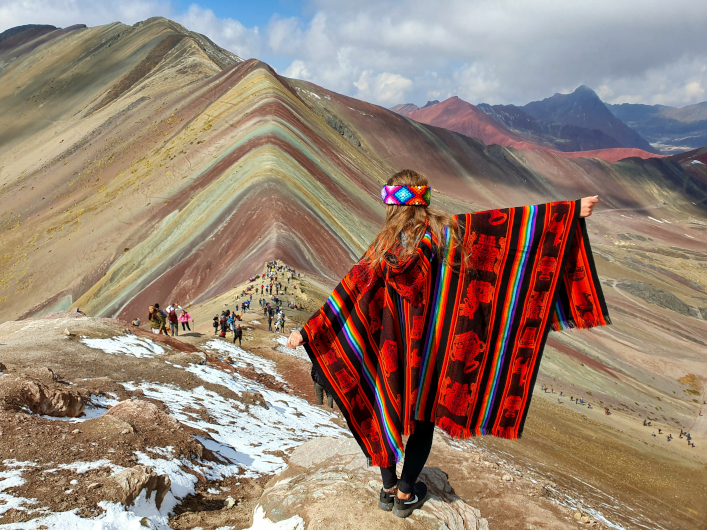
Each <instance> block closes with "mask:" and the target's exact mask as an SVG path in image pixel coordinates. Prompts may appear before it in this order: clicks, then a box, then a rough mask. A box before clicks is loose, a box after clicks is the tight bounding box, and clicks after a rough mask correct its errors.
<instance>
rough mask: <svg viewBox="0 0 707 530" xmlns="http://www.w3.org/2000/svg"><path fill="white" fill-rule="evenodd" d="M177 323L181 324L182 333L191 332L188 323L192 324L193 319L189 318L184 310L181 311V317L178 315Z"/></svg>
mask: <svg viewBox="0 0 707 530" xmlns="http://www.w3.org/2000/svg"><path fill="white" fill-rule="evenodd" d="M179 321H180V322H181V323H182V331H187V330H189V331H191V328H190V327H189V322H194V319H193V318H192V317H191V315H190V314H189V313H188V312H187V310H186V309H185V310H184V311H182V314H181V315H179Z"/></svg>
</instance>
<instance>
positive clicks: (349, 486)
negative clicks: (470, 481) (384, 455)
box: [253, 438, 488, 530]
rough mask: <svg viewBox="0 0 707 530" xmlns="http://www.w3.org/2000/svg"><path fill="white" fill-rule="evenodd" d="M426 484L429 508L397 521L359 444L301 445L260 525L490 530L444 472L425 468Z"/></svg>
mask: <svg viewBox="0 0 707 530" xmlns="http://www.w3.org/2000/svg"><path fill="white" fill-rule="evenodd" d="M420 480H422V481H423V482H425V483H426V484H427V487H428V489H429V492H430V495H429V498H428V500H427V502H426V503H425V505H424V506H423V507H422V509H420V510H416V511H415V512H414V513H413V514H412V515H411V516H410V518H409V519H407V520H406V519H400V518H398V517H395V516H394V515H392V514H391V513H390V512H384V511H383V510H380V509H378V494H379V491H380V488H381V487H382V483H381V479H380V472H379V471H378V468H374V467H368V466H367V464H366V459H365V458H364V456H363V453H362V452H361V449H360V448H359V447H358V445H357V443H356V442H355V441H354V440H353V439H351V438H317V439H315V440H311V441H309V442H307V443H305V444H303V445H301V446H300V447H298V448H297V449H296V450H295V451H294V453H293V454H292V455H291V456H290V460H289V466H288V467H287V468H286V469H285V470H284V471H283V472H282V473H280V475H278V476H276V477H275V478H273V479H272V480H271V481H270V482H269V483H268V485H267V486H266V489H265V491H264V492H263V495H262V497H261V498H260V500H259V502H258V506H257V507H256V510H255V514H254V523H255V526H257V525H258V524H261V523H262V524H264V525H267V521H270V522H273V523H279V522H280V521H287V523H283V524H286V525H290V526H291V527H293V528H295V527H297V525H299V524H300V523H301V526H303V525H304V523H303V521H308V523H307V530H317V529H327V530H336V529H338V528H341V529H343V528H360V529H375V530H379V529H380V528H386V530H388V529H390V530H396V529H401V530H402V529H409V528H410V525H411V524H413V525H414V527H415V528H421V529H429V530H433V529H434V530H438V529H440V528H446V529H448V530H486V529H488V522H487V521H486V519H483V518H482V517H481V514H480V513H479V510H477V509H475V508H473V507H471V506H469V505H468V504H467V503H466V502H464V501H463V500H462V499H461V498H459V497H458V496H457V495H455V493H454V490H453V488H452V486H451V485H450V484H449V480H448V477H447V474H446V473H444V472H443V471H442V470H440V469H439V468H425V469H424V470H423V471H422V473H421V475H420ZM255 526H254V527H253V528H255Z"/></svg>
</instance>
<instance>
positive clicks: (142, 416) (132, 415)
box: [105, 399, 180, 432]
mask: <svg viewBox="0 0 707 530" xmlns="http://www.w3.org/2000/svg"><path fill="white" fill-rule="evenodd" d="M105 415H106V416H114V417H116V418H118V419H121V420H123V421H124V422H125V423H127V424H128V425H130V426H131V427H133V428H134V429H135V430H136V431H138V432H140V431H142V430H147V431H150V430H153V429H155V428H156V427H157V428H161V429H163V430H167V431H170V430H177V429H179V428H180V423H179V422H178V421H177V420H176V419H174V418H173V417H172V416H169V415H167V414H166V413H164V412H163V411H161V410H160V409H159V408H157V406H156V405H154V404H152V403H150V402H148V401H142V400H140V399H134V400H126V401H121V402H120V403H118V404H117V405H115V406H114V407H112V408H111V409H110V410H109V411H108V412H106V413H105Z"/></svg>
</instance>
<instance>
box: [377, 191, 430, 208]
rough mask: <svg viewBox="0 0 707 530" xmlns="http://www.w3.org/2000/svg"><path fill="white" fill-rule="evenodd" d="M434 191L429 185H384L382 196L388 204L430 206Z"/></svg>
mask: <svg viewBox="0 0 707 530" xmlns="http://www.w3.org/2000/svg"><path fill="white" fill-rule="evenodd" d="M431 196H432V193H431V191H430V187H429V186H383V189H382V190H381V198H382V199H383V202H384V203H386V204H397V205H400V206H429V205H430V198H431Z"/></svg>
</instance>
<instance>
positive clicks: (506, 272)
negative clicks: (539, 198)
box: [302, 201, 610, 466]
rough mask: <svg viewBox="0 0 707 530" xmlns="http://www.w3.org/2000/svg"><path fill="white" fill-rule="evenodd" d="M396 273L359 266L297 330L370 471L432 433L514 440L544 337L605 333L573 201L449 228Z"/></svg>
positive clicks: (470, 219) (470, 218)
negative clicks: (428, 424)
mask: <svg viewBox="0 0 707 530" xmlns="http://www.w3.org/2000/svg"><path fill="white" fill-rule="evenodd" d="M455 220H456V221H457V223H458V233H459V234H460V235H461V241H459V242H458V243H457V244H456V245H454V244H453V243H452V242H451V241H450V238H449V229H448V230H447V239H446V241H445V242H444V244H443V245H440V244H439V242H438V241H436V240H435V238H434V237H433V235H432V234H431V233H429V232H427V233H426V234H425V235H424V237H423V238H422V239H421V241H420V242H419V244H418V246H417V248H416V250H415V253H414V254H413V256H412V257H411V258H410V259H408V260H407V261H406V262H404V263H402V264H397V265H391V264H390V263H389V262H387V261H385V260H384V261H383V262H382V264H381V265H379V266H369V265H367V264H365V263H364V262H363V261H361V262H359V263H357V264H356V265H355V266H354V267H353V268H352V269H351V271H350V272H349V273H348V274H347V275H346V277H345V278H344V279H343V280H342V281H341V283H340V284H339V285H338V286H337V287H336V289H335V290H334V292H333V293H332V294H331V296H330V297H329V298H328V299H327V301H326V303H325V304H324V306H323V307H322V308H321V309H320V310H319V311H317V312H316V313H315V314H314V315H313V316H312V318H311V319H310V320H309V321H308V322H307V323H306V324H305V326H304V328H303V330H302V333H303V335H304V337H305V342H306V344H305V348H306V349H307V351H308V353H309V356H310V358H311V360H312V362H313V363H314V365H315V367H316V369H317V370H318V371H319V373H320V374H321V375H322V376H323V379H325V380H326V382H327V383H328V384H327V386H328V387H329V390H330V391H332V392H333V395H334V397H335V399H336V401H337V403H338V405H339V407H340V409H341V411H342V412H343V414H344V416H345V418H346V420H347V422H348V425H349V427H350V429H351V432H352V433H353V434H354V436H355V438H356V440H357V441H358V442H359V444H360V445H361V448H362V449H363V451H364V453H365V454H366V455H367V456H368V457H369V459H370V462H371V463H372V464H373V465H378V466H388V465H391V464H392V463H394V462H397V461H399V460H400V459H401V458H402V456H403V443H402V436H403V435H406V434H409V433H410V432H412V430H413V429H414V425H415V421H433V422H435V423H436V425H437V426H438V427H440V428H441V429H443V430H444V431H445V432H447V433H448V434H449V435H450V436H452V437H455V438H465V437H469V436H474V435H489V434H490V435H494V436H500V437H504V438H518V437H519V436H520V435H521V433H522V431H523V424H524V422H525V416H526V414H527V412H528V407H529V404H530V398H531V395H532V388H533V385H534V383H535V379H536V377H537V373H538V368H539V365H540V358H541V356H542V351H543V347H544V345H545V341H546V339H547V334H548V332H549V330H550V329H551V328H552V329H556V330H562V329H566V328H574V327H576V328H591V327H594V326H603V325H607V324H608V323H609V322H610V321H609V316H608V311H607V308H606V303H605V301H604V297H603V295H602V292H601V286H600V284H599V280H598V277H597V273H596V269H595V266H594V262H593V259H592V254H591V249H590V247H589V239H588V236H587V231H586V226H585V222H584V220H583V219H579V201H576V202H574V201H566V202H553V203H547V204H540V205H534V206H525V207H518V208H506V209H502V210H490V211H485V212H477V213H473V214H464V215H459V216H456V217H455Z"/></svg>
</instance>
